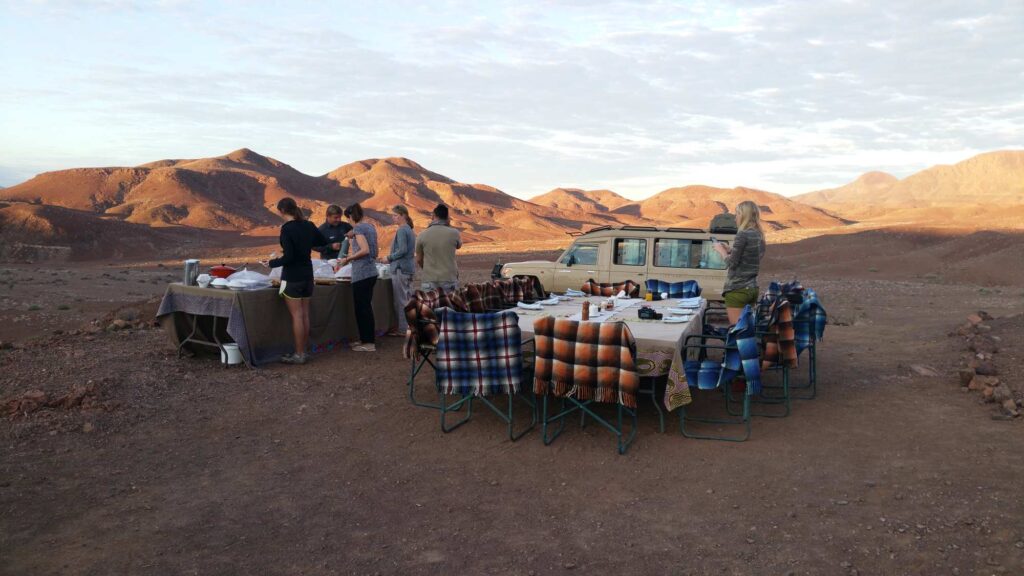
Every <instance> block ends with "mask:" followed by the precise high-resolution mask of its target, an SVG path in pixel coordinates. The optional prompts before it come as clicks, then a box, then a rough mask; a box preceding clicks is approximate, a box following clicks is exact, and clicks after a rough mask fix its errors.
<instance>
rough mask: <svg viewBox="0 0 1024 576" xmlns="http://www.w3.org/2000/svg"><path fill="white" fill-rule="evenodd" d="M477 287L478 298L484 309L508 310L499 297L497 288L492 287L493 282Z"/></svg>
mask: <svg viewBox="0 0 1024 576" xmlns="http://www.w3.org/2000/svg"><path fill="white" fill-rule="evenodd" d="M477 287H478V288H480V296H481V297H482V298H483V301H484V308H485V309H487V310H501V309H503V308H508V306H505V303H504V298H503V297H502V295H501V290H499V289H498V287H497V286H495V285H494V282H486V283H484V284H477ZM513 305H514V304H513Z"/></svg>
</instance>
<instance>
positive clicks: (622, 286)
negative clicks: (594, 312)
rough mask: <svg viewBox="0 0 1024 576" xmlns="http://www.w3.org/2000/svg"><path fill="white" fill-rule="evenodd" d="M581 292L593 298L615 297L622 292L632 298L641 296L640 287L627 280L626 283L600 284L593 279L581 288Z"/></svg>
mask: <svg viewBox="0 0 1024 576" xmlns="http://www.w3.org/2000/svg"><path fill="white" fill-rule="evenodd" d="M580 290H582V291H583V292H584V293H585V294H590V295H591V296H615V295H616V294H618V293H619V292H622V291H625V292H626V295H627V296H629V297H630V298H636V297H637V296H640V285H639V284H637V283H636V282H633V281H632V280H626V281H625V282H607V283H598V282H597V281H595V280H594V279H593V278H591V279H590V280H587V281H586V282H584V283H583V287H582V288H580Z"/></svg>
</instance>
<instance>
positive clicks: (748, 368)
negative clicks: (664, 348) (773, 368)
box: [683, 304, 761, 394]
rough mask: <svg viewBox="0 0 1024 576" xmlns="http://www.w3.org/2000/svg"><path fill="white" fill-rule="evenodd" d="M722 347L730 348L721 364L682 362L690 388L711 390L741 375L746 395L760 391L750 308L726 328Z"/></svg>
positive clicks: (747, 306)
mask: <svg viewBox="0 0 1024 576" xmlns="http://www.w3.org/2000/svg"><path fill="white" fill-rule="evenodd" d="M725 345H726V346H728V347H729V349H728V350H726V353H725V359H724V360H723V361H722V362H718V361H715V360H704V361H700V360H687V361H686V362H684V363H683V368H684V370H685V372H686V381H687V383H689V385H690V387H691V388H698V389H701V390H714V389H715V388H717V387H718V386H719V385H720V384H728V383H730V382H732V380H733V379H734V378H736V376H739V375H740V374H743V375H744V377H746V379H747V393H748V394H758V393H759V392H760V391H761V361H760V359H759V357H758V345H757V338H756V337H755V334H754V312H753V311H752V310H751V308H750V305H749V304H748V305H746V306H744V307H743V312H741V313H740V319H739V321H737V322H736V324H735V325H734V326H732V327H731V328H729V334H728V335H727V336H726V340H725Z"/></svg>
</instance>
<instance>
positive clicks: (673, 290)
mask: <svg viewBox="0 0 1024 576" xmlns="http://www.w3.org/2000/svg"><path fill="white" fill-rule="evenodd" d="M647 291H648V292H651V293H652V294H661V293H663V292H668V297H669V298H696V297H697V296H700V284H698V283H697V281H696V280H686V281H684V282H665V281H664V280H656V279H654V278H651V279H649V280H647Z"/></svg>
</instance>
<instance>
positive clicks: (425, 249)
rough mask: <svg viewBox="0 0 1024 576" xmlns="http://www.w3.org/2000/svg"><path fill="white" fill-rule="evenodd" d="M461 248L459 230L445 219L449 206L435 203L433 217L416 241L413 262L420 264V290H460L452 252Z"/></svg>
mask: <svg viewBox="0 0 1024 576" xmlns="http://www.w3.org/2000/svg"><path fill="white" fill-rule="evenodd" d="M459 248H462V238H461V237H460V236H459V231H458V230H456V229H455V228H452V225H451V223H450V222H449V221H448V207H447V206H445V205H444V204H438V205H437V207H436V208H434V220H433V221H432V222H431V223H430V226H428V227H427V229H426V230H424V231H423V232H421V233H420V236H419V238H418V239H417V240H416V264H418V265H419V267H420V282H422V286H421V287H422V288H423V290H434V289H435V288H441V289H443V290H444V291H445V292H454V291H456V290H458V289H459V266H458V264H456V262H455V251H456V250H458V249H459Z"/></svg>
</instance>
